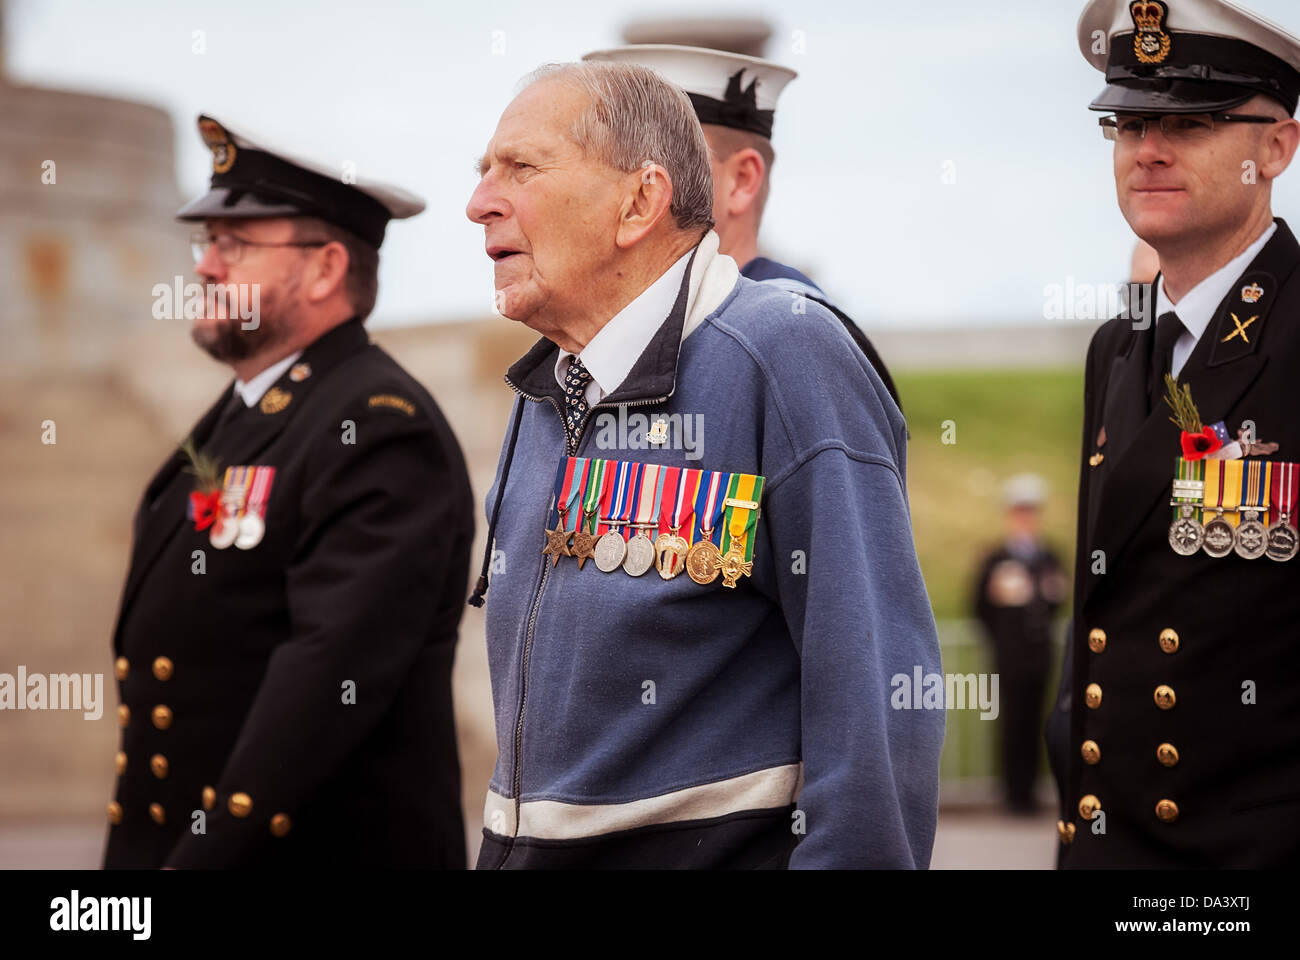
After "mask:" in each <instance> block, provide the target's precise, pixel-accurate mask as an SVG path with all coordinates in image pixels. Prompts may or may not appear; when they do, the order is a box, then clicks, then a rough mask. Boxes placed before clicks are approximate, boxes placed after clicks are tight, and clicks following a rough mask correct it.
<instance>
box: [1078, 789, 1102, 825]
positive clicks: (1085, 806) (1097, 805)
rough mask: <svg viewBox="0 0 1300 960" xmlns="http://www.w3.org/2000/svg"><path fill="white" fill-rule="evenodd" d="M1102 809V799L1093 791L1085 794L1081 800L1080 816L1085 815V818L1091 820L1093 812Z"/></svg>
mask: <svg viewBox="0 0 1300 960" xmlns="http://www.w3.org/2000/svg"><path fill="white" fill-rule="evenodd" d="M1100 809H1101V801H1100V800H1098V799H1097V798H1096V797H1094V796H1093V795H1092V794H1091V793H1089V794H1085V795H1084V796H1083V797H1082V798H1080V800H1079V816H1081V817H1083V819H1085V820H1091V819H1092V815H1093V813H1094V812H1096V811H1097V810H1100Z"/></svg>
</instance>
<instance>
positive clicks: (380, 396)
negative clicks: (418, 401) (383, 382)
mask: <svg viewBox="0 0 1300 960" xmlns="http://www.w3.org/2000/svg"><path fill="white" fill-rule="evenodd" d="M366 405H367V406H368V407H370V409H372V410H373V409H374V408H375V407H388V408H390V409H392V410H398V411H400V412H402V413H404V414H406V415H407V416H408V417H413V416H415V404H413V403H412V402H411V401H410V400H406V399H403V398H402V397H399V396H395V395H394V394H391V393H377V394H375V395H374V396H373V397H371V398H370V400H369V402H368V403H367V404H366Z"/></svg>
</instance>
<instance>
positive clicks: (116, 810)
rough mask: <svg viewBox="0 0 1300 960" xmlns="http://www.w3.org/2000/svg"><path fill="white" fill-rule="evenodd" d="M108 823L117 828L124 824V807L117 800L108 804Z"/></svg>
mask: <svg viewBox="0 0 1300 960" xmlns="http://www.w3.org/2000/svg"><path fill="white" fill-rule="evenodd" d="M108 822H109V823H111V824H112V825H113V826H117V825H118V824H119V823H121V822H122V805H121V804H120V803H118V802H117V801H116V800H113V801H110V802H109V804H108Z"/></svg>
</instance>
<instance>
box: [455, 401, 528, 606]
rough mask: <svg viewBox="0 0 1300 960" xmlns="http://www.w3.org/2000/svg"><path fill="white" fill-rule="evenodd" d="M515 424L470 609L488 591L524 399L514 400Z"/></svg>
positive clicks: (470, 601) (522, 416)
mask: <svg viewBox="0 0 1300 960" xmlns="http://www.w3.org/2000/svg"><path fill="white" fill-rule="evenodd" d="M516 403H517V404H518V405H517V406H516V407H515V422H514V424H513V425H512V426H511V428H510V446H509V447H508V448H507V449H506V462H505V464H504V465H503V466H502V467H501V484H500V486H498V487H497V499H496V503H494V504H493V505H492V520H491V521H490V522H489V523H488V535H487V544H486V545H485V546H484V547H483V569H481V570H480V571H479V574H478V582H477V583H475V584H474V593H473V595H472V596H471V597H470V598H469V605H470V606H471V607H481V606H483V604H484V602H485V601H484V599H483V597H484V595H485V594H486V593H487V591H488V568H489V567H490V566H491V564H492V544H493V543H494V542H495V541H496V535H497V517H498V516H500V514H501V498H502V497H504V496H505V492H506V483H507V481H509V479H510V464H511V463H512V462H514V459H515V443H516V442H518V440H519V424H520V422H521V421H522V420H523V419H524V398H523V397H519V398H518V399H517V400H516Z"/></svg>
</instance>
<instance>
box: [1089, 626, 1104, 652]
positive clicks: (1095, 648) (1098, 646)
mask: <svg viewBox="0 0 1300 960" xmlns="http://www.w3.org/2000/svg"><path fill="white" fill-rule="evenodd" d="M1088 649H1089V650H1091V651H1092V652H1093V653H1101V652H1102V651H1103V650H1105V649H1106V631H1105V630H1102V629H1099V628H1094V629H1093V630H1090V631H1089V632H1088Z"/></svg>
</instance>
